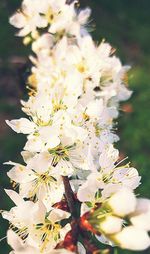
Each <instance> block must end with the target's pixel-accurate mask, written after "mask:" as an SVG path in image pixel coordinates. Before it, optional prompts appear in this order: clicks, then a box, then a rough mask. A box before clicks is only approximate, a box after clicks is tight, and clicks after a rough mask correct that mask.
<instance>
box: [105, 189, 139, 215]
mask: <svg viewBox="0 0 150 254" xmlns="http://www.w3.org/2000/svg"><path fill="white" fill-rule="evenodd" d="M108 205H109V206H110V207H111V209H112V210H113V213H114V214H115V215H118V216H121V217H124V216H126V215H128V214H130V213H132V212H134V211H135V207H136V197H135V195H134V193H133V191H132V190H130V189H128V188H122V189H120V190H119V191H118V192H116V193H115V194H113V195H112V197H111V198H110V199H109V201H108Z"/></svg>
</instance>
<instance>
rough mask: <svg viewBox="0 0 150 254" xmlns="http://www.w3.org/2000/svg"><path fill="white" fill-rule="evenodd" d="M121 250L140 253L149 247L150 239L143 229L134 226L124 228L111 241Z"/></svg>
mask: <svg viewBox="0 0 150 254" xmlns="http://www.w3.org/2000/svg"><path fill="white" fill-rule="evenodd" d="M113 240H114V241H115V243H116V244H118V245H119V246H120V247H121V248H123V249H129V250H135V251H138V250H139V251H142V250H145V249H147V248H148V247H149V246H150V238H149V236H148V234H147V232H146V231H145V230H143V229H139V228H136V227H134V226H129V227H125V228H124V229H123V230H122V231H121V232H119V233H117V234H116V235H115V237H114V239H113Z"/></svg>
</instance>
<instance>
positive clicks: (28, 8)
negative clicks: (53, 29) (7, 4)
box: [10, 0, 47, 36]
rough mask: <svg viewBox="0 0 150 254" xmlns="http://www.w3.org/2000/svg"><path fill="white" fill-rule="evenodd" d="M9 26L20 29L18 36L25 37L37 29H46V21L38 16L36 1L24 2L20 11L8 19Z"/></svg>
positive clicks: (25, 0)
mask: <svg viewBox="0 0 150 254" xmlns="http://www.w3.org/2000/svg"><path fill="white" fill-rule="evenodd" d="M10 24H12V25H13V26H15V27H17V28H19V29H20V31H19V33H18V35H19V36H26V35H28V34H29V33H31V32H35V31H36V29H37V28H44V27H46V25H47V23H46V20H45V19H44V18H43V17H42V16H41V15H40V10H39V3H38V2H37V0H32V3H31V1H30V0H24V1H23V3H22V7H21V10H19V11H18V12H16V13H15V14H14V15H13V16H12V17H11V18H10Z"/></svg>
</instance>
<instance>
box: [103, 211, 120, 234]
mask: <svg viewBox="0 0 150 254" xmlns="http://www.w3.org/2000/svg"><path fill="white" fill-rule="evenodd" d="M122 224H123V220H122V219H120V218H118V217H116V216H112V215H110V216H107V217H106V219H105V220H104V221H102V223H101V224H100V228H101V230H102V231H103V233H105V234H114V233H118V232H120V231H121V229H122Z"/></svg>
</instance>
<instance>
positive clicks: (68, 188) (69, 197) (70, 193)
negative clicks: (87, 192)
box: [62, 176, 77, 218]
mask: <svg viewBox="0 0 150 254" xmlns="http://www.w3.org/2000/svg"><path fill="white" fill-rule="evenodd" d="M62 179H63V183H64V187H65V196H66V199H67V203H68V207H69V209H70V212H71V214H72V216H73V217H74V218H76V217H77V215H76V204H75V203H76V202H75V198H74V192H73V191H72V188H71V185H70V182H69V178H68V176H62Z"/></svg>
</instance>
